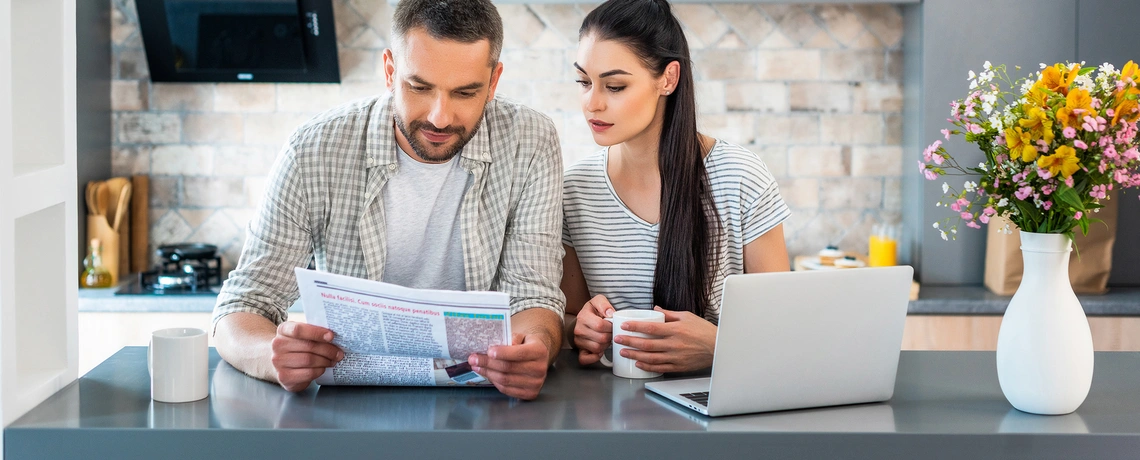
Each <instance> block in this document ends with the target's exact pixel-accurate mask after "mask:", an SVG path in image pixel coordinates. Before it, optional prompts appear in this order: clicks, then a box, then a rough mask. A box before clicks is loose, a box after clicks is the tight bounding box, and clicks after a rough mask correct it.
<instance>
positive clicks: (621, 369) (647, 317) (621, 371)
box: [601, 309, 665, 379]
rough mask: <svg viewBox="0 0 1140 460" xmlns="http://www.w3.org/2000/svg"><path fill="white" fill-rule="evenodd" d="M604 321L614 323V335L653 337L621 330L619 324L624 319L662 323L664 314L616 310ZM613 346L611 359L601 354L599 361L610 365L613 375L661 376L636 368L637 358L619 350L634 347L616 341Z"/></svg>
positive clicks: (607, 365)
mask: <svg viewBox="0 0 1140 460" xmlns="http://www.w3.org/2000/svg"><path fill="white" fill-rule="evenodd" d="M606 321H609V322H611V323H613V324H614V331H613V336H614V337H616V336H618V335H626V336H630V337H641V338H653V336H651V335H647V334H642V333H640V332H631V331H623V330H622V329H621V325H622V324H624V323H625V322H626V321H641V322H647V323H664V322H665V314H664V313H661V312H659V311H655V310H634V309H630V310H618V311H615V312H614V316H613V317H612V318H606ZM613 346H614V353H613V354H614V358H613V361H610V360H609V359H607V358H606V355H604V354H603V355H602V360H601V362H602V365H603V366H606V367H612V368H613V369H614V375H616V376H618V377H624V378H627V379H652V378H656V377H660V376H661V373H660V372H649V371H646V370H643V369H641V368H638V367H637V360H635V359H630V358H626V357H624V356H622V355H621V351H622V350H624V349H626V348H631V349H634V350H636V348H632V347H627V346H625V345H622V344H620V343H616V342H615V343H614V344H613Z"/></svg>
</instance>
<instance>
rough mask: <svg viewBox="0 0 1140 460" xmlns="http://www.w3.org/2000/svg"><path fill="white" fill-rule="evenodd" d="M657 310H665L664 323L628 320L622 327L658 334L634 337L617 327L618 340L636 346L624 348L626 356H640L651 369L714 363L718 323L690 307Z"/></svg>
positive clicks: (639, 362)
mask: <svg viewBox="0 0 1140 460" xmlns="http://www.w3.org/2000/svg"><path fill="white" fill-rule="evenodd" d="M654 310H657V311H659V312H662V313H665V322H664V323H648V322H645V321H628V322H625V323H622V330H625V331H629V332H640V333H643V334H648V335H652V336H655V337H657V338H654V339H645V338H641V337H632V336H628V335H622V334H621V331H615V332H616V334H617V335H616V337H614V342H615V343H619V344H622V345H625V346H627V347H632V348H636V350H631V349H628V348H627V349H624V350H622V351H621V355H622V356H624V357H626V358H630V359H635V360H637V367H638V368H639V369H642V370H645V371H649V372H684V371H692V370H697V369H704V368H706V367H709V366H712V362H713V350H714V349H715V348H716V326H714V325H713V324H712V323H710V322H708V321H706V320H705V319H704V318H701V317H699V316H697V315H694V314H692V313H689V312H687V311H669V310H665V309H663V308H661V307H654ZM579 318H580V317H579ZM579 321H581V319H579ZM579 360H581V359H580V358H579Z"/></svg>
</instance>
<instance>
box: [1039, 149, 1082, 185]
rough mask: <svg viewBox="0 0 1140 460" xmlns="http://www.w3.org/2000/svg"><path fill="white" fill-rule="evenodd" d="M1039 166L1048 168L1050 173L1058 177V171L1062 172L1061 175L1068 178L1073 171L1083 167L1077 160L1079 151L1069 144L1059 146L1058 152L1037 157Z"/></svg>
mask: <svg viewBox="0 0 1140 460" xmlns="http://www.w3.org/2000/svg"><path fill="white" fill-rule="evenodd" d="M1037 167H1038V168H1041V169H1048V170H1049V174H1052V175H1053V177H1057V173H1058V172H1059V173H1061V177H1063V178H1065V179H1068V178H1069V176H1072V175H1073V173H1075V172H1077V170H1078V169H1081V166H1080V164H1079V161H1078V160H1077V151H1076V150H1074V149H1073V148H1072V147H1069V146H1067V145H1062V146H1060V147H1057V152H1056V153H1054V154H1052V155H1045V156H1042V157H1041V158H1038V159H1037Z"/></svg>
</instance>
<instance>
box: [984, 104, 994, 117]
mask: <svg viewBox="0 0 1140 460" xmlns="http://www.w3.org/2000/svg"><path fill="white" fill-rule="evenodd" d="M982 111H983V112H985V113H986V114H987V115H988V114H990V113H991V112H993V111H994V105H993V104H991V103H989V102H983V103H982Z"/></svg>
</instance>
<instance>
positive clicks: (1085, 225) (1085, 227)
mask: <svg viewBox="0 0 1140 460" xmlns="http://www.w3.org/2000/svg"><path fill="white" fill-rule="evenodd" d="M1077 223H1079V224H1080V225H1081V234H1082V235H1085V236H1088V234H1089V220H1088V219H1081V220H1078V221H1077Z"/></svg>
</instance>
